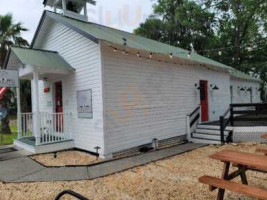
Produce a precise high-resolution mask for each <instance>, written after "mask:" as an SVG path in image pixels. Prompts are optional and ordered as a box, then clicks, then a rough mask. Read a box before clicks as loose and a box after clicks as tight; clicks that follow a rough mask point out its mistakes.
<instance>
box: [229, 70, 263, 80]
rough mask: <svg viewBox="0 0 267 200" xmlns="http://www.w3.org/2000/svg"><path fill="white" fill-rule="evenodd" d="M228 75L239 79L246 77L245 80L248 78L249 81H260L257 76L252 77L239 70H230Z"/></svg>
mask: <svg viewBox="0 0 267 200" xmlns="http://www.w3.org/2000/svg"><path fill="white" fill-rule="evenodd" d="M229 72H230V75H231V76H232V77H234V78H239V79H246V80H249V81H257V82H261V80H260V79H258V78H254V77H251V76H250V75H248V74H246V73H244V72H241V71H239V70H235V69H234V70H230V71H229Z"/></svg>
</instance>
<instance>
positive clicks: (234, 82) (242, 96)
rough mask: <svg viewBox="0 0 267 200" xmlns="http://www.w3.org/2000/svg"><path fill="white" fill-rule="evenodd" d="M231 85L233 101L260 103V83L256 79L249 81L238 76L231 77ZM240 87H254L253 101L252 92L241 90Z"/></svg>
mask: <svg viewBox="0 0 267 200" xmlns="http://www.w3.org/2000/svg"><path fill="white" fill-rule="evenodd" d="M230 82H231V86H232V87H233V103H259V102H261V98H260V92H259V91H258V89H259V88H260V83H259V82H255V81H247V80H242V79H237V78H231V79H230ZM238 87H246V88H250V87H251V88H252V102H251V97H250V96H251V94H250V92H249V91H241V90H240V88H238Z"/></svg>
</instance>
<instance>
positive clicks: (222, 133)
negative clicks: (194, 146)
mask: <svg viewBox="0 0 267 200" xmlns="http://www.w3.org/2000/svg"><path fill="white" fill-rule="evenodd" d="M220 130H221V143H222V144H224V117H222V116H221V117H220Z"/></svg>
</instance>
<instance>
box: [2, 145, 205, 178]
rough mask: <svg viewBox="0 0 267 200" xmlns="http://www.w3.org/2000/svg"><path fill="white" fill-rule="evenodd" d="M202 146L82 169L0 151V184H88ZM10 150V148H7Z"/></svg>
mask: <svg viewBox="0 0 267 200" xmlns="http://www.w3.org/2000/svg"><path fill="white" fill-rule="evenodd" d="M203 146H205V145H203V144H192V143H189V144H183V145H178V146H175V147H171V148H166V149H162V150H159V151H153V152H149V153H145V154H140V155H137V156H132V157H128V158H123V159H119V160H113V161H110V162H105V163H99V164H97V165H93V166H82V167H57V168H51V167H44V166H42V165H40V164H38V163H37V162H35V161H33V160H32V159H30V158H29V157H27V156H28V154H27V152H25V151H23V150H21V149H18V148H16V149H18V151H12V152H10V150H6V151H5V150H3V148H2V149H1V148H0V181H2V182H43V181H45V182H48V181H76V180H90V179H94V178H99V177H103V176H107V175H110V174H113V173H117V172H121V171H124V170H127V169H130V168H133V167H137V166H140V165H145V164H147V163H150V162H153V161H157V160H160V159H164V158H168V157H171V156H174V155H178V154H181V153H184V152H187V151H191V150H194V149H196V148H199V147H203ZM8 148H10V147H8Z"/></svg>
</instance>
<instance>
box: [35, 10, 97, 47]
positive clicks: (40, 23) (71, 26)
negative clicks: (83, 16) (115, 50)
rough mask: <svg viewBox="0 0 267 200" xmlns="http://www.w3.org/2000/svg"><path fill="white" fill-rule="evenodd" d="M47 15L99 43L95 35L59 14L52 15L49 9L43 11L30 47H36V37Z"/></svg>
mask: <svg viewBox="0 0 267 200" xmlns="http://www.w3.org/2000/svg"><path fill="white" fill-rule="evenodd" d="M46 16H47V17H50V18H51V19H53V20H55V21H57V22H59V23H61V24H63V25H64V26H66V27H68V28H70V29H72V30H73V31H75V32H77V33H79V34H81V35H82V36H84V37H86V38H88V39H90V40H92V41H93V42H95V43H97V44H98V43H99V39H98V38H96V37H95V36H93V35H91V34H88V33H86V32H85V31H82V30H81V29H78V28H77V27H75V26H73V25H71V24H70V23H68V22H65V21H63V20H61V19H60V18H59V17H57V16H55V15H52V14H51V13H50V12H48V11H44V12H43V15H42V17H41V20H40V22H39V24H38V27H37V30H36V32H35V34H34V37H33V40H32V43H31V45H30V48H33V47H34V44H35V41H36V39H37V37H38V35H39V32H40V29H41V28H42V25H43V23H44V20H45V18H46Z"/></svg>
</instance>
